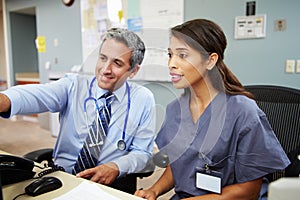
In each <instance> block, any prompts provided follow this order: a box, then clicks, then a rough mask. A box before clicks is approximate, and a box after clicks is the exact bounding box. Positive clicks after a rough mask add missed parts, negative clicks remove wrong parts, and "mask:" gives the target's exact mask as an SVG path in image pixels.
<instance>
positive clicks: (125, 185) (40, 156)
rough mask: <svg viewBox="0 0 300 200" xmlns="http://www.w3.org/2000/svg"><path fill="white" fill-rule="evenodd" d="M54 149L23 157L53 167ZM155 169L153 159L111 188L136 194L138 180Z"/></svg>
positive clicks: (31, 153) (33, 152) (35, 152)
mask: <svg viewBox="0 0 300 200" xmlns="http://www.w3.org/2000/svg"><path fill="white" fill-rule="evenodd" d="M52 153H53V149H52V148H45V149H38V150H35V151H32V152H29V153H27V154H25V155H23V157H24V158H27V159H30V160H33V161H35V162H37V163H41V162H43V161H47V162H48V166H53V165H54V164H53V158H52ZM154 168H155V164H154V162H153V161H152V159H151V160H150V161H149V162H148V163H147V165H146V167H145V168H144V169H143V170H142V171H141V172H139V173H133V174H128V175H126V176H125V177H123V178H120V179H119V180H118V182H114V183H113V185H112V186H111V187H113V188H115V189H118V190H121V191H124V192H127V193H130V194H134V192H135V191H136V190H137V189H138V188H137V179H138V178H145V177H148V176H150V175H151V174H153V172H154Z"/></svg>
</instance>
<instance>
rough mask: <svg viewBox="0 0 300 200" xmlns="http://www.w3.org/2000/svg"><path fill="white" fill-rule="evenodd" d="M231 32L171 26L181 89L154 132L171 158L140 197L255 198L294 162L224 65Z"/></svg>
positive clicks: (200, 24) (199, 22) (199, 25)
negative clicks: (268, 181)
mask: <svg viewBox="0 0 300 200" xmlns="http://www.w3.org/2000/svg"><path fill="white" fill-rule="evenodd" d="M226 44H227V42H226V37H225V35H224V33H223V31H222V29H221V28H220V27H219V26H218V25H217V24H215V23H214V22H212V21H209V20H206V19H195V20H190V21H187V22H185V23H183V24H181V25H178V26H175V27H173V28H172V29H171V31H170V41H169V48H168V54H169V61H168V66H169V70H170V75H171V80H172V82H173V85H174V87H175V88H177V89H184V90H185V92H184V94H183V95H182V96H181V97H179V98H178V99H176V100H174V101H173V102H171V103H170V104H169V105H168V106H167V110H166V118H165V121H164V123H163V125H162V128H161V130H160V131H159V133H158V136H157V138H156V143H157V145H158V147H159V149H160V151H161V152H163V153H166V154H167V155H168V156H169V159H170V164H169V165H168V166H167V168H166V170H165V171H164V173H163V174H162V176H161V177H160V178H159V180H158V181H157V182H156V183H155V184H154V185H153V186H151V187H150V188H149V189H147V190H138V191H136V193H135V195H137V196H140V197H143V198H146V199H148V200H153V199H156V198H158V197H159V196H160V195H162V194H164V193H166V192H168V191H169V190H171V189H172V188H174V189H175V195H174V196H173V197H172V200H175V199H230V200H232V199H247V200H249V199H258V198H259V194H260V190H261V186H262V183H263V177H264V176H265V175H266V174H269V173H272V172H274V171H276V170H279V169H284V168H285V167H287V166H288V165H289V163H290V161H289V160H288V158H287V156H286V154H285V152H284V151H283V149H282V147H281V145H280V143H279V142H278V140H277V138H276V136H275V134H274V132H273V130H272V128H271V127H270V125H269V123H268V120H267V118H266V115H265V114H264V113H263V112H262V111H261V110H260V109H259V108H258V106H257V105H256V103H255V101H254V100H253V95H252V94H251V93H249V92H247V91H246V90H245V89H244V87H243V86H242V84H241V83H240V81H239V80H238V79H237V78H236V76H235V75H234V74H233V73H232V72H231V71H230V70H229V69H228V68H227V66H226V65H225V63H224V62H223V59H224V50H225V48H226Z"/></svg>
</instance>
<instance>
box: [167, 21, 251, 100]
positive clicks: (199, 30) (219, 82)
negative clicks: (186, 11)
mask: <svg viewBox="0 0 300 200" xmlns="http://www.w3.org/2000/svg"><path fill="white" fill-rule="evenodd" d="M171 35H172V36H174V37H176V38H178V39H182V40H183V41H184V42H185V43H186V44H187V45H189V46H190V47H192V48H193V49H196V50H198V51H199V52H200V54H201V56H202V57H204V58H208V56H209V55H210V54H211V53H217V54H218V56H219V59H218V61H217V63H216V66H215V67H213V68H212V70H209V71H208V76H209V78H210V80H211V82H212V84H213V86H214V87H215V88H216V89H217V90H219V91H225V93H227V94H233V95H234V94H242V95H245V96H247V97H249V98H253V95H252V94H251V93H250V92H248V91H246V90H245V88H244V87H243V85H242V84H241V83H240V81H239V80H238V79H237V77H236V76H235V75H234V74H233V73H232V72H231V70H230V69H229V68H228V67H227V66H226V65H225V63H224V61H223V59H224V51H225V49H226V45H227V40H226V36H225V34H224V32H223V30H222V29H221V28H220V26H218V25H217V24H215V23H214V22H212V21H210V20H207V19H194V20H190V21H187V22H185V23H183V24H181V25H178V26H175V27H173V28H171Z"/></svg>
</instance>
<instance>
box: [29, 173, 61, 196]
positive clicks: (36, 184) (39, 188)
mask: <svg viewBox="0 0 300 200" xmlns="http://www.w3.org/2000/svg"><path fill="white" fill-rule="evenodd" d="M61 186H62V182H61V180H59V179H58V178H56V177H53V176H44V177H42V178H39V179H37V180H35V181H33V182H32V183H30V184H29V185H28V186H26V188H25V192H26V194H28V195H30V196H38V195H40V194H43V193H46V192H50V191H53V190H56V189H58V188H60V187H61Z"/></svg>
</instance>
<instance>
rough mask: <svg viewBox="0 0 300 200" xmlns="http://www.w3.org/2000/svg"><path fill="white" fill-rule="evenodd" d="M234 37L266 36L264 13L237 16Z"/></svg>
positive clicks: (251, 37)
mask: <svg viewBox="0 0 300 200" xmlns="http://www.w3.org/2000/svg"><path fill="white" fill-rule="evenodd" d="M234 27H235V31H234V38H235V39H253V38H264V37H266V15H252V16H238V17H236V18H235V26H234Z"/></svg>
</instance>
